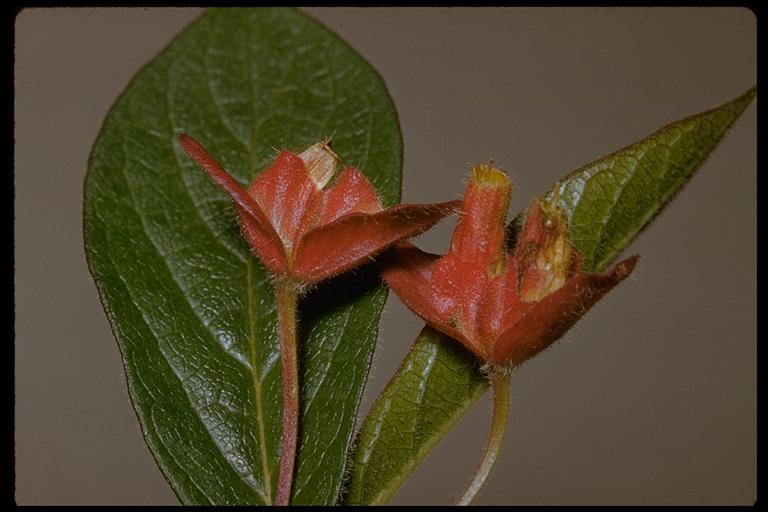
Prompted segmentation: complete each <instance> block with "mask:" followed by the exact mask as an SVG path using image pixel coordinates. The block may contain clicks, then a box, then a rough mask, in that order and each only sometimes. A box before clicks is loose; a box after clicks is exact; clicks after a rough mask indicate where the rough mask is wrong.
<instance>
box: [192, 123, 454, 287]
mask: <svg viewBox="0 0 768 512" xmlns="http://www.w3.org/2000/svg"><path fill="white" fill-rule="evenodd" d="M179 142H180V144H181V147H182V149H184V151H185V152H186V153H187V154H188V155H189V156H190V157H192V158H193V159H194V160H195V162H197V164H198V165H200V166H201V167H202V168H203V169H205V170H206V171H208V174H210V176H211V178H213V180H214V181H215V182H216V183H217V184H218V185H219V186H220V187H221V188H223V189H224V190H225V191H226V192H228V193H229V195H230V196H231V197H232V200H233V201H234V202H235V204H236V207H237V213H238V215H239V218H240V225H241V228H242V231H243V234H244V236H245V238H246V239H247V240H248V243H249V244H250V246H251V249H252V250H253V252H254V253H255V254H256V255H257V256H258V257H259V258H260V259H261V261H262V263H263V264H264V266H265V267H267V269H268V270H269V271H271V272H272V273H273V274H275V275H277V276H281V277H286V278H289V279H292V280H294V281H297V282H299V283H314V282H317V281H321V280H323V279H326V278H328V277H331V276H333V275H335V274H338V273H341V272H343V271H345V270H348V269H350V268H352V267H355V266H357V265H359V264H361V263H363V262H364V261H366V260H368V259H369V258H371V257H372V256H374V255H376V254H378V253H379V252H381V251H383V250H384V249H386V248H387V247H388V246H390V245H391V244H393V243H396V242H398V241H401V240H403V239H406V238H409V237H412V236H415V235H418V234H420V233H422V232H423V231H426V230H427V229H429V228H430V227H432V226H433V225H434V224H435V223H437V222H438V221H439V220H440V219H442V218H443V217H444V216H446V215H448V214H450V213H452V212H453V211H454V210H455V209H456V208H457V207H458V205H459V204H460V202H459V201H451V202H447V203H439V204H425V205H398V206H394V207H392V208H387V209H386V210H385V209H383V208H382V207H381V203H380V201H379V198H378V196H377V194H376V191H375V190H374V189H373V187H372V186H371V184H370V183H369V182H368V180H367V179H366V178H365V176H363V175H362V174H361V173H360V172H359V171H358V170H357V169H355V168H354V167H347V168H346V169H345V170H344V172H343V173H342V174H341V176H340V177H339V179H338V180H337V181H336V183H335V184H334V185H333V186H331V187H330V188H328V189H327V190H324V187H325V186H326V185H327V184H328V182H329V181H330V179H331V178H332V177H333V175H334V173H335V171H336V166H337V163H338V157H337V156H336V155H335V153H333V151H331V149H330V148H329V147H328V144H327V141H325V142H320V143H317V144H315V145H313V146H312V147H310V148H309V149H307V150H306V151H304V152H303V153H301V154H299V155H297V154H295V153H292V152H291V151H288V150H285V151H283V152H281V153H280V154H279V155H278V156H277V158H276V159H275V160H274V162H273V163H272V165H270V166H269V167H268V168H267V169H266V170H265V171H264V172H262V173H261V174H259V175H258V176H257V177H256V179H255V180H254V181H253V182H252V183H251V185H250V186H249V187H248V188H247V189H244V188H243V187H242V186H241V185H240V184H239V183H238V182H237V181H236V180H235V179H234V178H233V177H232V176H230V175H229V174H228V173H227V172H226V171H225V170H224V169H223V168H222V167H221V165H219V163H218V162H217V161H216V160H215V159H214V158H213V157H212V156H211V155H210V154H209V153H208V151H206V150H205V148H204V147H203V146H202V145H201V144H200V143H199V142H197V141H196V140H195V139H193V138H192V137H190V136H188V135H186V134H182V135H181V136H180V137H179Z"/></svg>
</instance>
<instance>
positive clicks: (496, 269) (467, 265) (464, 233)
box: [383, 165, 637, 366]
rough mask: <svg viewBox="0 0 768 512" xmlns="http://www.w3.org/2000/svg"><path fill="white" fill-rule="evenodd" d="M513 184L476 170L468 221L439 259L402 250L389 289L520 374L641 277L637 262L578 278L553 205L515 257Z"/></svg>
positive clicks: (541, 207)
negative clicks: (508, 226) (511, 244)
mask: <svg viewBox="0 0 768 512" xmlns="http://www.w3.org/2000/svg"><path fill="white" fill-rule="evenodd" d="M511 192H512V184H511V182H510V181H509V179H508V178H507V176H506V175H505V174H504V173H503V172H502V171H500V170H498V169H494V168H492V167H491V166H489V165H478V166H476V167H475V168H474V170H473V175H472V177H471V178H470V181H469V184H468V187H467V191H466V194H465V196H464V206H463V212H462V216H461V220H460V221H459V223H458V226H457V227H456V230H455V232H454V234H453V239H452V240H451V247H450V251H449V252H448V254H446V255H445V256H443V257H442V258H438V257H437V256H435V255H431V254H427V253H424V252H422V251H420V250H419V249H417V248H416V247H415V246H413V245H411V244H400V245H398V246H397V247H396V248H395V249H394V251H393V256H394V260H393V262H392V263H391V264H389V265H387V266H386V267H385V269H384V272H383V277H384V279H385V281H386V283H387V284H388V285H389V286H390V287H391V288H392V290H394V291H395V293H397V294H398V295H399V296H400V298H401V299H402V300H403V302H405V304H406V305H407V306H408V307H409V308H410V309H411V310H413V311H414V312H415V313H416V314H418V315H419V316H421V317H422V318H423V319H424V320H425V321H426V322H427V323H428V324H429V325H431V326H432V327H433V328H435V329H437V330H439V331H441V332H443V333H445V334H447V335H448V336H450V337H451V338H453V339H455V340H457V341H459V342H460V343H462V344H463V345H464V346H465V347H466V348H467V349H469V350H470V351H472V352H473V353H474V354H475V355H476V356H477V357H478V358H479V359H480V360H482V361H483V362H484V363H488V364H491V365H494V366H507V365H510V364H512V365H514V364H518V363H521V362H523V361H525V360H526V359H528V358H530V357H532V356H533V355H535V354H537V353H538V352H540V351H542V350H544V349H545V348H547V347H548V346H549V345H551V344H552V343H553V342H555V341H556V340H557V339H559V338H560V337H561V336H562V335H563V334H564V333H565V332H566V331H567V330H568V329H570V328H571V326H573V324H574V323H576V321H578V319H579V318H581V317H582V316H584V314H585V313H586V311H587V310H588V309H589V308H591V307H592V306H593V305H594V304H595V303H596V302H597V301H598V300H600V298H602V297H603V295H605V294H606V293H608V291H610V290H611V289H612V288H613V287H614V286H616V285H617V284H618V283H619V282H621V281H622V280H624V279H625V278H626V277H627V276H628V275H629V274H630V273H631V272H632V269H633V268H634V266H635V264H636V262H637V256H633V257H631V258H628V259H626V260H624V261H622V262H621V263H619V264H617V265H616V266H615V267H613V268H612V269H611V270H609V271H608V272H606V273H604V274H587V273H584V272H580V268H581V257H580V256H579V254H578V253H577V252H576V250H575V249H574V248H573V247H572V246H571V245H570V243H569V242H568V239H567V221H566V219H565V218H564V216H563V215H562V213H561V212H560V211H559V210H558V209H557V206H556V205H555V201H556V198H554V199H553V201H552V202H550V203H547V202H544V201H541V200H535V201H534V202H533V203H532V204H531V205H530V207H529V208H528V211H527V214H526V219H525V224H524V226H523V229H522V231H521V233H520V235H519V237H518V240H517V244H516V248H515V250H514V252H512V253H507V252H506V249H505V239H504V231H505V217H506V209H507V205H508V204H509V198H510V195H511Z"/></svg>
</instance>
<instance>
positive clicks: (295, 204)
mask: <svg viewBox="0 0 768 512" xmlns="http://www.w3.org/2000/svg"><path fill="white" fill-rule="evenodd" d="M248 194H250V196H251V197H253V198H254V199H255V200H256V201H257V202H258V203H259V205H261V207H262V208H263V209H264V213H266V215H267V216H268V217H269V219H270V220H271V221H272V225H273V226H274V228H275V231H277V233H278V234H279V235H280V239H281V240H282V241H283V244H284V245H285V246H286V247H287V248H289V249H290V248H292V247H294V246H295V244H296V242H297V241H298V239H299V238H300V235H301V232H302V231H303V229H302V227H303V226H306V225H307V223H308V222H307V221H305V218H306V217H312V216H313V213H314V212H313V211H312V210H313V209H315V208H317V207H318V206H319V200H320V198H321V197H322V196H321V192H320V191H319V190H318V188H317V187H316V186H315V183H314V181H312V179H311V178H310V177H309V174H308V173H307V169H306V167H305V166H304V162H303V161H302V160H301V158H299V156H298V155H295V154H294V153H292V152H290V151H287V150H286V151H283V152H281V153H280V154H279V155H278V156H277V158H276V159H275V160H274V162H272V165H270V166H269V167H268V168H267V169H266V170H265V171H264V172H262V173H261V174H259V176H258V177H257V178H256V179H255V180H254V181H253V183H252V184H251V186H250V187H248ZM305 229H306V228H305Z"/></svg>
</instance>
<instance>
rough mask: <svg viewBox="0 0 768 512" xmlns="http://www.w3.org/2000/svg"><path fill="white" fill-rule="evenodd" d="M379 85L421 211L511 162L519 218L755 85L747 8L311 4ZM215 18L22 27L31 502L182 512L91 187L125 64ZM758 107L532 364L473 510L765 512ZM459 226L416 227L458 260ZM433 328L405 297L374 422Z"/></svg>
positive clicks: (20, 199) (378, 368)
mask: <svg viewBox="0 0 768 512" xmlns="http://www.w3.org/2000/svg"><path fill="white" fill-rule="evenodd" d="M304 10H305V11H306V12H308V13H309V14H311V15H313V16H315V17H316V18H317V19H318V20H320V21H321V22H323V23H325V24H326V25H327V26H328V27H329V28H331V29H332V30H335V31H336V32H338V33H339V34H340V35H341V36H342V37H343V38H344V39H346V40H347V41H348V42H349V43H350V44H351V45H352V46H353V47H354V48H355V49H356V50H357V51H358V52H360V53H361V54H362V55H363V56H364V57H366V58H367V59H369V60H370V62H371V63H372V64H373V66H374V67H375V68H376V69H377V70H378V71H379V72H380V73H381V74H382V76H383V77H384V80H385V82H386V83H387V85H388V87H389V89H390V92H391V93H392V95H393V97H394V100H395V104H396V105H397V108H398V111H399V115H400V121H401V124H402V130H403V137H404V140H405V145H406V147H405V167H404V182H403V191H404V192H403V200H404V201H407V202H415V201H418V202H427V201H437V200H443V199H445V198H446V197H451V196H454V195H457V194H459V193H460V191H461V190H462V186H463V185H462V183H463V179H464V176H465V174H466V173H467V171H468V169H469V167H470V165H471V164H472V163H473V162H478V161H484V160H487V159H488V158H491V157H492V158H493V159H494V161H495V162H496V163H497V164H498V165H500V166H502V167H504V168H505V169H507V170H508V171H509V172H510V173H511V175H512V176H513V178H514V179H515V182H516V192H515V197H514V200H513V204H512V207H511V212H512V213H516V212H517V211H519V210H520V209H522V208H523V207H524V206H525V205H526V204H527V203H528V202H529V201H530V199H531V198H532V197H533V196H534V195H535V194H540V193H542V192H544V191H545V190H546V189H547V188H548V187H549V186H550V185H551V184H552V183H553V182H554V180H555V179H557V178H558V177H560V176H562V175H563V174H565V173H566V172H568V171H570V170H572V169H574V168H576V167H578V166H579V165H581V164H584V163H586V162H588V161H591V160H593V159H595V158H596V157H598V156H600V155H602V154H605V153H607V152H610V151H613V150H615V149H617V148H619V147H621V146H623V145H626V144H628V143H630V142H633V141H635V140H637V139H638V138H640V137H642V136H644V135H646V134H648V133H650V132H651V131H653V130H655V129H656V128H658V127H660V126H661V125H663V124H666V123H668V122H670V121H673V120H675V119H677V118H680V117H682V116H685V115H688V114H692V113H696V112H699V111H702V110H704V109H707V108H709V107H712V106H715V105H717V104H720V103H722V102H724V101H726V100H729V99H731V98H732V97H735V96H736V95H738V94H740V93H742V92H743V91H744V90H746V89H747V88H749V87H750V86H752V85H753V84H754V83H755V82H756V37H757V35H756V31H757V29H756V20H755V17H754V16H753V15H752V13H751V12H750V11H748V10H746V9H741V8H675V9H669V8H649V9H644V8H631V9H630V8H622V9H615V8H581V9H564V8H549V9H533V8H473V9H453V8H451V9H432V8H418V9H405V8H386V9H384V8H355V9H346V8H312V9H304ZM200 12H201V10H199V9H90V8H89V9H27V10H24V11H22V12H21V14H20V15H19V16H18V18H17V20H16V63H15V72H16V98H15V120H16V127H15V138H16V165H15V170H14V172H15V182H16V190H15V193H16V196H15V197H16V205H15V212H16V219H15V223H16V224H15V256H16V340H15V350H16V376H15V379H16V380H15V384H16V390H15V392H16V417H15V422H16V424H15V426H16V430H15V432H16V468H15V469H16V500H17V502H18V503H19V504H24V505H30V504H174V503H177V501H176V499H175V497H174V495H173V493H172V491H171V489H170V487H169V486H168V485H167V484H166V483H165V481H164V479H163V477H162V475H161V474H160V471H159V470H158V469H157V468H156V466H155V465H154V462H153V459H152V456H151V455H150V453H149V451H148V449H147V448H146V446H145V445H144V442H143V440H142V437H141V433H140V431H139V428H138V423H137V421H136V419H135V416H134V413H133V410H132V407H131V404H130V401H129V399H128V394H127V391H126V386H125V379H124V376H123V373H122V365H121V361H120V355H119V353H118V349H117V345H116V343H115V341H114V340H113V338H112V334H111V332H110V329H109V325H108V322H107V319H106V316H105V315H104V313H103V311H102V309H101V306H100V304H99V300H98V296H97V293H96V288H95V286H94V285H93V282H92V281H91V278H90V276H89V274H88V270H87V267H86V263H85V258H84V253H83V246H82V234H81V201H82V183H83V178H84V175H85V171H86V162H87V158H88V154H89V151H90V147H91V145H92V144H93V142H94V140H95V137H96V135H97V133H98V130H99V128H100V125H101V122H102V120H103V118H104V116H105V114H106V112H107V110H108V109H109V107H110V106H111V104H112V103H113V102H114V100H115V99H116V98H117V95H118V94H119V93H120V92H121V91H122V90H123V88H124V87H125V86H126V85H127V83H128V80H129V79H130V78H131V76H132V75H133V74H134V73H136V71H138V69H139V68H140V67H141V66H142V65H143V64H145V63H146V62H148V61H149V60H150V59H152V57H154V56H155V55H156V54H157V53H158V52H159V51H160V50H161V49H162V48H163V47H165V45H166V44H168V43H169V42H170V40H171V39H172V38H173V36H174V35H175V34H176V33H177V32H178V31H179V30H180V29H181V28H182V27H184V26H185V25H186V24H187V23H189V22H191V21H192V20H193V19H194V18H195V17H196V16H198V15H199V14H200ZM755 116H756V102H755V104H753V105H751V106H750V107H749V108H748V110H747V111H746V112H745V113H744V115H743V116H742V118H741V119H740V120H738V121H737V123H736V125H735V126H734V128H733V129H732V130H731V132H730V133H729V134H727V135H726V137H725V139H724V140H723V142H722V144H721V146H720V148H718V150H717V151H716V152H715V153H714V154H713V155H712V157H711V158H710V159H709V160H708V161H707V162H706V164H705V165H704V166H703V167H702V168H701V169H700V170H699V172H698V174H697V175H696V177H695V178H694V179H693V180H692V182H690V184H689V186H688V187H687V188H686V189H685V190H684V191H683V193H682V194H681V195H680V196H679V197H678V198H677V199H676V200H675V202H674V203H673V204H672V205H671V206H670V207H669V208H668V209H667V210H666V211H665V212H664V214H662V215H661V216H660V217H659V218H658V219H657V221H656V223H655V224H654V225H652V226H651V228H650V229H648V230H647V231H646V232H645V233H643V234H642V235H641V236H640V237H639V238H638V239H637V240H636V241H635V242H634V243H633V244H632V246H631V247H630V248H629V250H628V251H627V252H628V253H639V254H641V255H642V256H643V257H642V259H641V260H640V265H639V267H638V269H637V270H636V271H635V274H634V276H633V278H632V279H631V280H629V281H627V282H626V283H625V284H623V285H622V286H620V287H619V288H618V289H617V290H616V291H615V292H613V293H612V294H611V295H610V297H609V298H608V299H607V300H606V301H605V302H603V303H601V304H599V305H598V306H597V307H596V308H595V309H594V310H592V311H591V312H590V314H589V315H588V316H587V317H586V318H585V319H584V320H583V321H582V322H581V323H580V324H579V325H578V326H577V327H576V329H574V330H573V331H571V332H570V333H569V334H568V335H567V336H566V337H565V339H564V340H563V341H561V342H560V343H559V344H558V345H557V346H555V347H554V348H553V349H551V350H549V351H547V352H545V353H544V354H543V355H541V356H540V357H537V358H535V359H534V360H532V361H530V362H529V363H527V364H526V365H524V367H523V368H521V369H520V371H519V372H518V373H517V374H516V375H515V377H514V379H513V389H512V391H513V398H512V408H511V420H510V429H509V432H508V435H507V440H506V444H505V448H504V451H503V452H502V456H501V459H500V461H499V463H498V465H497V469H496V471H495V473H494V474H493V475H492V476H491V478H490V480H489V482H488V484H487V485H486V487H485V490H484V492H483V493H482V494H481V495H480V497H479V499H478V500H477V502H476V503H478V504H609V503H610V504H750V503H753V502H754V500H755V498H756V481H755V480H756V470H755V467H756V455H755V450H756V390H755V386H756V384H755V373H756V362H755V347H756V326H755V323H756V313H755V308H756V256H755V250H756V247H755V244H756V231H755V229H756V215H755V213H756V202H755V201H756V200H755V197H756V194H755V185H756V157H755V154H756V130H755V124H756V121H755V119H756V117H755ZM451 230H452V224H451V223H444V224H443V225H442V226H441V227H440V228H439V229H437V230H435V231H433V232H431V233H429V234H428V235H426V236H424V237H422V239H421V240H420V241H419V244H420V245H421V246H422V247H424V248H425V249H428V250H433V251H443V250H444V249H445V248H446V245H447V243H448V239H449V236H450V233H451ZM421 325H422V324H421V322H420V321H419V320H417V319H416V318H415V317H413V316H412V315H411V314H410V313H408V312H407V311H406V310H405V309H404V307H403V306H402V305H401V304H400V302H399V301H398V300H397V299H396V298H395V297H394V296H392V295H391V296H390V301H389V303H388V306H387V309H386V310H385V314H384V316H383V321H382V327H381V333H380V339H379V345H378V348H377V352H376V354H375V356H374V357H375V359H374V368H373V370H372V373H371V378H370V381H369V386H368V389H367V391H366V395H365V397H364V403H363V406H362V409H361V414H364V413H365V411H367V409H368V407H369V406H370V403H371V402H372V400H373V399H374V398H375V397H376V395H377V394H378V392H379V391H380V390H381V388H382V387H383V386H384V384H385V383H386V381H387V379H388V378H389V376H390V375H391V374H392V372H393V371H394V369H395V368H396V366H397V365H398V363H399V362H400V360H401V359H402V358H403V356H404V355H405V353H406V352H407V349H408V346H409V344H410V342H411V340H412V339H413V338H414V336H415V335H416V333H417V332H418V330H419V329H420V327H421ZM488 421H489V402H488V401H487V397H486V398H485V399H483V400H482V401H481V402H480V403H479V404H478V405H477V406H476V407H475V408H474V409H473V410H472V411H471V413H470V414H469V415H468V416H466V417H465V419H464V420H463V421H462V422H461V423H460V425H459V426H458V427H457V428H456V429H455V430H454V431H453V432H452V433H451V434H450V435H449V436H448V437H447V438H446V439H445V440H444V442H443V443H442V444H441V445H440V446H438V447H437V449H436V450H435V451H434V452H433V453H432V454H431V455H430V456H429V457H428V458H427V460H426V461H425V463H424V464H423V465H422V467H420V469H419V470H418V471H417V472H416V473H415V475H414V476H413V478H411V479H410V480H409V481H408V482H407V483H406V484H405V485H404V486H403V488H402V489H401V492H400V493H399V494H398V495H397V496H396V497H395V498H394V500H393V503H395V504H448V503H451V502H452V501H453V499H454V498H455V497H456V496H457V495H458V494H460V493H461V491H462V490H463V488H464V486H465V484H466V483H467V482H468V480H469V478H470V476H471V474H472V472H473V470H474V468H475V465H476V463H477V461H478V459H479V457H480V454H481V449H482V446H483V444H484V439H485V435H486V433H487V429H488Z"/></svg>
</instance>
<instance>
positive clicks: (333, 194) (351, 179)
mask: <svg viewBox="0 0 768 512" xmlns="http://www.w3.org/2000/svg"><path fill="white" fill-rule="evenodd" d="M381 210H382V208H381V203H380V202H379V196H378V195H377V194H376V190H374V188H373V187H372V186H371V184H370V182H369V181H368V179H367V178H366V177H365V176H364V175H363V174H362V173H360V171H358V170H357V169H355V168H354V167H348V168H346V169H345V170H344V172H343V173H342V175H341V176H339V179H338V180H337V181H336V183H335V184H334V185H333V186H332V187H331V188H329V189H328V190H327V191H326V192H325V194H323V204H322V206H321V208H320V216H319V218H318V220H317V225H318V226H322V225H323V224H329V223H331V222H333V221H335V220H336V219H338V218H340V217H342V216H344V215H347V214H350V213H375V212H380V211H381Z"/></svg>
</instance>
